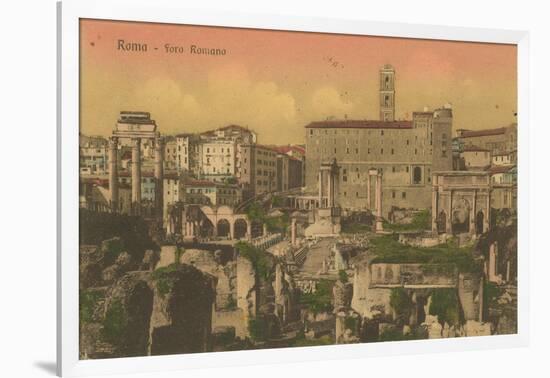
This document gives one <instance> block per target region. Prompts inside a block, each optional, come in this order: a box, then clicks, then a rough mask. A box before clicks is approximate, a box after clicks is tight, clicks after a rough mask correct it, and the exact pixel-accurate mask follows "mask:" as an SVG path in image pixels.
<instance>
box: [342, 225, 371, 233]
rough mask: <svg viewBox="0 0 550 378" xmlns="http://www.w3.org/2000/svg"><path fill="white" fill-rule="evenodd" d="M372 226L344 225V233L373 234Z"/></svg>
mask: <svg viewBox="0 0 550 378" xmlns="http://www.w3.org/2000/svg"><path fill="white" fill-rule="evenodd" d="M371 231H372V226H371V225H370V224H366V223H343V224H342V232H343V233H345V234H364V233H366V232H371Z"/></svg>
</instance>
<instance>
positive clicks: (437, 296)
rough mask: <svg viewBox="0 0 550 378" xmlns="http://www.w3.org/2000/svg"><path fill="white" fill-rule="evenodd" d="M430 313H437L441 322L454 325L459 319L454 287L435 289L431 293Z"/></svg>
mask: <svg viewBox="0 0 550 378" xmlns="http://www.w3.org/2000/svg"><path fill="white" fill-rule="evenodd" d="M429 312H430V315H437V319H438V320H439V322H440V323H441V324H444V323H448V324H449V325H451V326H452V325H456V324H458V323H459V321H460V317H459V312H458V296H457V293H456V290H455V289H437V290H435V291H434V292H433V294H432V302H431V304H430V309H429Z"/></svg>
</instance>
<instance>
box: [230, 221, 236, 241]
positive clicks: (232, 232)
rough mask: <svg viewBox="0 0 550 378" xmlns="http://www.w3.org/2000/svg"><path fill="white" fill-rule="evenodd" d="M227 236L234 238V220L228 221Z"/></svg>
mask: <svg viewBox="0 0 550 378" xmlns="http://www.w3.org/2000/svg"><path fill="white" fill-rule="evenodd" d="M229 238H230V239H231V240H233V239H235V221H233V222H229Z"/></svg>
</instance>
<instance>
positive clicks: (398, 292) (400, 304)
mask: <svg viewBox="0 0 550 378" xmlns="http://www.w3.org/2000/svg"><path fill="white" fill-rule="evenodd" d="M390 306H391V307H392V308H393V309H394V310H395V313H396V315H397V318H399V319H400V320H401V321H402V322H406V320H407V318H408V317H409V314H410V311H411V307H412V301H411V298H410V297H409V295H408V294H407V291H406V290H405V289H403V288H402V287H396V288H392V289H391V292H390Z"/></svg>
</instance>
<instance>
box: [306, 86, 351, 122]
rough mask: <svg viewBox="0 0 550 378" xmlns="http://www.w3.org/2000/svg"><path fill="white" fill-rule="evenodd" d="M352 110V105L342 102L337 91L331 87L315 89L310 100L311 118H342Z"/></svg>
mask: <svg viewBox="0 0 550 378" xmlns="http://www.w3.org/2000/svg"><path fill="white" fill-rule="evenodd" d="M352 110H353V103H351V102H346V101H343V100H342V96H341V94H340V92H338V90H336V89H335V88H333V87H322V88H319V89H317V90H316V91H315V92H314V93H313V95H312V99H311V112H312V115H313V118H326V117H330V116H334V117H337V118H343V117H344V115H346V114H348V113H349V112H351V111H352Z"/></svg>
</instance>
